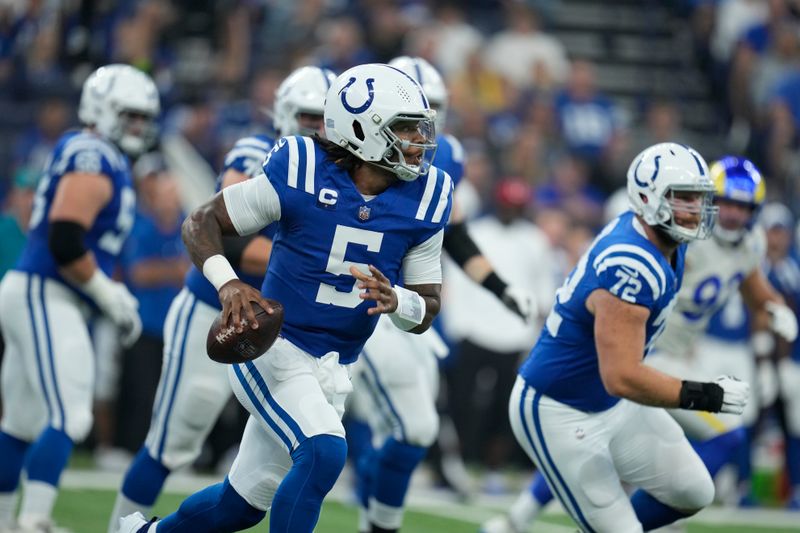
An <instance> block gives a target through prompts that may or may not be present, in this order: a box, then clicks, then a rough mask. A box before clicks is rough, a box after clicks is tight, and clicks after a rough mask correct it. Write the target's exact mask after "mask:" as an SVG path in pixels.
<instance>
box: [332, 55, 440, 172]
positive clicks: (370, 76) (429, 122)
mask: <svg viewBox="0 0 800 533" xmlns="http://www.w3.org/2000/svg"><path fill="white" fill-rule="evenodd" d="M435 117H436V111H434V110H433V109H431V106H430V104H429V103H428V99H427V97H426V96H425V93H424V91H423V90H422V87H420V85H419V84H418V83H417V82H416V81H415V80H414V79H413V78H411V77H410V76H408V75H407V74H406V73H404V72H403V71H401V70H399V69H396V68H394V67H391V66H389V65H385V64H380V63H370V64H366V65H358V66H355V67H353V68H351V69H349V70H347V71H345V72H343V73H342V74H341V75H340V76H339V77H338V78H336V81H335V82H334V83H333V85H332V86H331V88H330V89H329V90H328V95H327V97H326V98H325V135H326V137H327V138H328V140H329V141H331V142H333V143H335V144H337V145H339V146H341V147H343V148H345V149H347V150H348V151H350V152H351V153H353V154H354V155H355V156H356V157H358V158H359V159H361V160H363V161H367V162H369V163H372V164H374V165H376V166H379V167H381V168H385V169H387V170H390V171H392V172H393V173H394V174H395V175H396V176H397V177H398V178H400V179H401V180H404V181H412V180H415V179H417V178H418V177H419V176H420V175H423V174H427V172H428V168H429V167H430V164H431V161H432V160H433V156H434V154H435V152H436V128H435V126H434V119H435ZM400 126H404V128H411V129H413V130H414V135H415V137H414V138H415V140H414V141H410V140H408V139H401V138H400V137H398V135H397V134H396V133H395V132H394V131H393V129H396V128H398V127H400ZM409 149H414V150H419V152H418V154H417V155H416V156H415V161H407V160H406V157H407V156H406V155H404V152H408V150H409Z"/></svg>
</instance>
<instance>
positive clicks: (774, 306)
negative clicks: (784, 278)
mask: <svg viewBox="0 0 800 533" xmlns="http://www.w3.org/2000/svg"><path fill="white" fill-rule="evenodd" d="M764 307H765V308H766V310H767V313H769V327H770V329H772V331H774V332H775V333H777V334H778V335H780V336H781V337H783V338H784V339H786V340H787V341H788V342H794V340H795V339H796V338H797V317H796V316H795V314H794V311H792V310H791V309H790V308H789V307H788V306H786V305H784V304H780V303H778V302H767V303H766V304H765V306H764Z"/></svg>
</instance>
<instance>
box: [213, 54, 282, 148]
mask: <svg viewBox="0 0 800 533" xmlns="http://www.w3.org/2000/svg"><path fill="white" fill-rule="evenodd" d="M283 79H284V73H283V71H279V70H276V69H267V70H261V71H259V72H257V73H256V74H255V76H254V78H253V81H252V82H251V83H250V94H249V97H248V98H242V99H240V100H234V101H232V102H230V103H228V104H227V105H224V106H223V107H222V109H220V112H219V125H218V127H217V132H216V133H217V135H218V136H219V141H220V144H221V147H222V151H223V152H226V151H227V150H229V149H230V148H231V147H232V146H233V145H234V143H235V142H236V141H237V140H238V139H241V138H243V137H248V136H250V135H259V134H262V135H268V136H270V137H274V136H275V129H274V128H273V126H272V116H271V114H272V109H273V108H274V103H275V92H276V91H277V89H278V86H279V85H280V83H281V81H283Z"/></svg>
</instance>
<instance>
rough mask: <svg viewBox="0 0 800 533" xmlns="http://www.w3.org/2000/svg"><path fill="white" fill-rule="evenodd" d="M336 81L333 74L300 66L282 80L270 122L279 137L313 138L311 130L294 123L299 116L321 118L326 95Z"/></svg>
mask: <svg viewBox="0 0 800 533" xmlns="http://www.w3.org/2000/svg"><path fill="white" fill-rule="evenodd" d="M335 80H336V75H335V74H334V73H333V71H331V70H328V69H326V68H319V67H300V68H299V69H297V70H295V71H294V72H292V73H291V74H289V76H288V77H287V78H286V79H285V80H283V82H282V83H281V84H280V86H279V87H278V90H277V91H276V93H275V111H274V114H273V118H272V123H273V125H274V127H275V130H276V131H278V132H279V133H280V134H281V136H287V135H308V136H310V135H313V134H314V133H315V131H314V130H309V129H308V128H303V127H301V126H300V124H299V123H298V122H297V115H298V113H308V114H309V115H320V116H322V114H323V111H324V108H325V94H326V93H327V92H328V89H329V88H330V86H331V84H332V83H333V82H334V81H335Z"/></svg>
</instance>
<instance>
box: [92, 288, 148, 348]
mask: <svg viewBox="0 0 800 533" xmlns="http://www.w3.org/2000/svg"><path fill="white" fill-rule="evenodd" d="M95 303H96V304H97V306H98V307H99V308H100V310H101V311H103V314H105V315H106V316H108V318H110V319H111V321H112V322H113V323H114V325H116V326H117V328H118V329H119V333H120V344H122V347H123V348H130V347H131V346H133V343H135V342H136V341H137V340H138V339H139V335H141V334H142V319H141V318H140V317H139V300H137V299H136V297H135V296H134V295H133V294H131V293H130V291H129V290H128V287H126V286H125V285H124V284H123V283H119V282H117V281H113V282H111V284H110V285H109V286H108V290H106V291H103V292H102V293H101V294H99V295H97V297H96V298H95Z"/></svg>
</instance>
